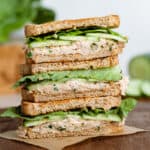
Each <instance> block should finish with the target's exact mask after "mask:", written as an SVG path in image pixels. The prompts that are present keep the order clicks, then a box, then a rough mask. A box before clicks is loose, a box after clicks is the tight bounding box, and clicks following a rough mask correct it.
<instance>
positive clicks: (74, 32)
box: [26, 27, 127, 47]
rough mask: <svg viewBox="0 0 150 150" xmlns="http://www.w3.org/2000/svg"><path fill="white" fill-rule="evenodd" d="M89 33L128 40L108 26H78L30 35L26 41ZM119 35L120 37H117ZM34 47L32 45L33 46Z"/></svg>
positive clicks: (57, 38)
mask: <svg viewBox="0 0 150 150" xmlns="http://www.w3.org/2000/svg"><path fill="white" fill-rule="evenodd" d="M89 33H105V34H107V35H112V36H111V39H113V37H116V38H115V39H114V40H117V39H118V40H117V41H120V40H119V39H121V41H123V42H127V37H125V36H123V35H121V34H119V33H117V32H115V31H113V30H111V29H108V28H102V27H88V28H77V29H69V30H62V31H58V32H55V33H49V34H45V35H40V36H34V37H29V38H27V39H26V42H27V43H28V44H29V46H30V44H31V43H32V42H42V41H47V40H60V39H61V37H62V36H63V37H65V36H66V37H69V36H84V37H85V36H87V37H89V36H88V34H89ZM117 37H118V38H117ZM31 47H32V46H31Z"/></svg>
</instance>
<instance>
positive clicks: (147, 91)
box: [141, 81, 150, 96]
mask: <svg viewBox="0 0 150 150" xmlns="http://www.w3.org/2000/svg"><path fill="white" fill-rule="evenodd" d="M141 90H142V93H143V94H144V95H145V96H150V82H149V81H144V82H143V83H142V85H141Z"/></svg>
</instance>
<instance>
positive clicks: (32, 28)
mask: <svg viewBox="0 0 150 150" xmlns="http://www.w3.org/2000/svg"><path fill="white" fill-rule="evenodd" d="M119 25H120V19H119V16H117V15H109V16H105V17H93V18H83V19H74V20H60V21H53V22H47V23H44V24H39V25H36V24H30V25H26V26H25V35H26V37H30V36H37V35H41V34H46V33H49V32H57V31H60V30H66V29H76V28H83V27H91V26H98V27H105V28H115V27H118V26H119Z"/></svg>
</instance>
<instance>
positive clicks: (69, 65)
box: [21, 55, 119, 76]
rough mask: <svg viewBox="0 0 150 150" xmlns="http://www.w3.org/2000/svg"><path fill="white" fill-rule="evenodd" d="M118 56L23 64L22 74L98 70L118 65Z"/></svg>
mask: <svg viewBox="0 0 150 150" xmlns="http://www.w3.org/2000/svg"><path fill="white" fill-rule="evenodd" d="M118 63H119V61H118V56H117V55H115V56H110V57H104V58H101V59H93V60H85V61H74V62H56V63H40V64H23V65H21V74H22V75H23V76H24V75H31V74H37V73H42V72H50V71H56V70H57V71H63V70H77V69H78V70H79V69H91V68H92V69H98V68H106V67H112V66H115V65H118Z"/></svg>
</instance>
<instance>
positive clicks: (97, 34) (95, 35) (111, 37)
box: [86, 33, 127, 43]
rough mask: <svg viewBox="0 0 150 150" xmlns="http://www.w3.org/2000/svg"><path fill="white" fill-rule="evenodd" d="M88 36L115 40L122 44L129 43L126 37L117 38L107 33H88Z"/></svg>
mask: <svg viewBox="0 0 150 150" xmlns="http://www.w3.org/2000/svg"><path fill="white" fill-rule="evenodd" d="M86 35H87V36H89V37H90V36H91V37H99V38H105V39H113V40H117V41H120V42H125V43H126V42H127V39H126V38H125V37H124V38H123V37H120V36H116V35H111V34H105V33H87V34H86Z"/></svg>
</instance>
